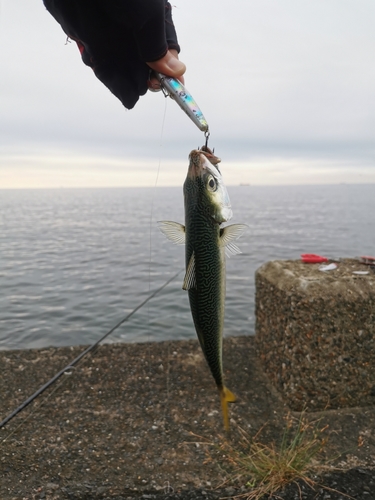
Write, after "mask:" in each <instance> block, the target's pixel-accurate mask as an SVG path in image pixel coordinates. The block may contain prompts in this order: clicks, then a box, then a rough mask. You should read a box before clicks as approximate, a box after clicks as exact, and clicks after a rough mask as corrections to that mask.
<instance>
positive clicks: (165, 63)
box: [147, 49, 186, 92]
mask: <svg viewBox="0 0 375 500" xmlns="http://www.w3.org/2000/svg"><path fill="white" fill-rule="evenodd" d="M147 64H148V66H150V68H151V69H153V70H154V71H157V72H158V73H163V75H166V76H172V77H173V78H177V80H179V81H180V82H181V83H182V84H183V83H184V81H185V80H184V77H183V74H184V73H185V71H186V66H185V64H184V63H183V62H182V61H180V60H179V59H178V52H177V50H173V49H172V50H168V52H167V53H166V54H165V56H164V57H162V58H161V59H159V60H158V61H153V62H148V63H147ZM148 87H149V90H151V91H153V92H157V91H158V90H160V83H159V81H158V79H157V78H156V77H155V76H152V73H151V76H150V79H149V81H148Z"/></svg>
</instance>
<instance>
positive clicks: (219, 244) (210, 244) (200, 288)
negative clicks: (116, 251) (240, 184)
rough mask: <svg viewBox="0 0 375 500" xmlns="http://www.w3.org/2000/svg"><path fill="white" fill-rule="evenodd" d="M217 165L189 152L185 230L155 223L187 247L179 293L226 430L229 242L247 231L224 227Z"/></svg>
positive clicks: (225, 200)
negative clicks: (187, 309) (225, 331)
mask: <svg viewBox="0 0 375 500" xmlns="http://www.w3.org/2000/svg"><path fill="white" fill-rule="evenodd" d="M220 161H221V160H220V159H219V158H218V157H216V156H215V155H214V154H213V153H212V152H211V150H210V149H209V148H208V147H203V148H202V149H195V150H193V151H191V153H190V154H189V167H188V172H187V176H186V180H185V182H184V186H183V193H184V206H185V225H182V224H179V223H178V222H172V221H159V228H160V230H161V231H162V232H163V233H164V235H165V236H166V237H167V238H168V239H169V240H171V241H172V242H173V243H175V244H177V245H182V244H185V265H186V274H185V277H184V281H183V286H182V288H183V289H184V290H187V291H188V295H189V302H190V309H191V313H192V317H193V322H194V326H195V330H196V332H197V336H198V339H199V343H200V346H201V348H202V351H203V354H204V356H205V359H206V361H207V364H208V366H209V369H210V371H211V374H212V376H213V378H214V380H215V382H216V386H217V388H218V390H219V394H220V400H221V407H222V413H223V419H224V427H225V429H226V430H227V431H228V430H229V415H228V403H231V402H234V401H235V400H236V397H235V395H234V394H233V393H232V392H231V391H230V390H229V389H228V388H227V387H226V386H225V384H224V376H223V363H222V347H223V329H224V310H225V281H226V279H225V278H226V276H225V257H226V255H227V256H230V255H235V254H238V253H241V250H240V249H239V248H238V247H237V245H236V244H235V243H233V241H234V240H236V239H237V238H239V237H240V236H241V234H242V233H243V231H244V230H245V229H246V228H247V226H246V225H245V224H232V225H229V226H226V227H222V224H223V223H224V222H227V221H228V220H230V219H231V217H232V208H231V203H230V199H229V195H228V192H227V189H226V187H225V185H224V183H223V178H222V175H221V172H220V169H219V166H218V164H219V162H220Z"/></svg>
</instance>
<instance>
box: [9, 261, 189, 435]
mask: <svg viewBox="0 0 375 500" xmlns="http://www.w3.org/2000/svg"><path fill="white" fill-rule="evenodd" d="M182 271H183V269H180V270H179V271H178V272H177V273H176V274H174V275H173V276H172V277H171V278H169V280H168V281H166V282H165V283H164V285H162V286H161V287H160V288H158V289H156V290H155V291H154V292H153V293H152V294H150V295H149V296H148V297H146V298H145V300H143V301H142V302H141V303H140V304H139V305H138V306H137V307H136V308H135V309H133V310H132V311H131V312H130V313H129V314H128V315H127V316H125V318H123V319H122V320H121V321H119V322H118V323H117V325H115V326H114V327H113V328H111V329H110V330H109V331H108V332H107V333H106V334H105V335H103V337H101V338H100V339H99V340H97V341H96V342H95V344H92V345H91V346H89V347H87V349H85V350H84V351H83V352H81V354H79V355H78V356H77V357H76V358H75V359H73V361H72V362H71V363H69V364H68V365H67V366H65V368H63V369H62V370H60V371H59V372H58V373H57V374H56V375H55V376H54V377H52V378H51V379H50V380H49V381H48V382H47V383H46V384H44V385H43V386H42V387H40V389H38V390H37V391H36V392H35V393H34V394H33V395H32V396H30V397H29V398H28V399H26V400H25V401H24V402H23V403H22V404H21V405H20V406H19V407H18V408H16V409H15V410H14V411H13V412H12V413H11V414H10V415H8V416H7V417H6V418H5V419H4V420H3V421H2V422H0V429H1V428H2V427H4V426H5V425H6V424H7V423H8V422H9V421H10V420H11V419H12V418H13V417H15V416H16V415H17V414H18V413H19V412H20V411H22V410H23V409H24V408H26V406H28V405H29V404H30V403H31V402H32V401H34V399H35V398H37V397H38V396H39V395H40V394H42V393H43V392H44V391H45V390H46V389H48V387H50V386H51V385H52V384H53V383H54V382H56V380H57V379H59V378H60V377H61V375H62V374H63V373H65V372H66V371H68V370H71V369H72V368H74V365H76V364H77V363H78V362H79V361H80V360H81V359H82V358H83V357H84V356H86V354H88V353H89V352H90V351H92V350H94V349H95V348H96V347H97V346H98V345H99V344H100V343H101V342H103V340H104V339H106V338H107V337H108V336H109V335H111V333H113V332H114V331H115V330H117V328H119V327H120V326H121V325H122V324H123V323H125V321H127V320H128V319H129V318H131V316H133V314H135V313H136V312H137V311H138V310H139V309H141V307H143V306H144V305H145V304H147V302H148V301H149V300H151V299H152V298H154V297H155V296H156V295H157V294H158V293H159V292H161V291H162V290H163V289H164V288H165V287H166V286H167V285H169V283H171V281H173V280H174V279H175V278H177V276H178V275H179V274H180V273H181V272H182Z"/></svg>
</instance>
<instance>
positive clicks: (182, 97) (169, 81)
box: [156, 73, 209, 145]
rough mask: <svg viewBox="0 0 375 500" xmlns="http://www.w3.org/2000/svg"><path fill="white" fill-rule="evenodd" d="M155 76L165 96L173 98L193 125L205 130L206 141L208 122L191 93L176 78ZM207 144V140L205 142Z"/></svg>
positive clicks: (157, 74)
mask: <svg viewBox="0 0 375 500" xmlns="http://www.w3.org/2000/svg"><path fill="white" fill-rule="evenodd" d="M156 77H157V79H158V80H159V82H160V86H161V89H162V91H163V93H164V95H165V96H169V97H171V98H172V99H174V100H175V101H176V102H177V104H178V105H179V106H180V108H181V109H182V110H183V111H185V113H186V114H187V115H188V117H189V118H190V119H191V120H192V121H193V122H194V123H195V125H196V126H197V127H198V128H199V130H201V131H202V132H205V137H206V141H207V140H208V136H209V132H208V123H207V121H206V119H205V117H204V116H203V113H202V111H201V110H200V109H199V106H198V104H197V103H196V102H195V100H194V99H193V97H192V95H191V94H190V93H189V92H188V90H187V89H186V88H185V87H184V85H182V83H181V82H180V81H178V80H177V79H176V78H171V77H170V76H166V75H163V74H162V73H156ZM206 145H207V142H206Z"/></svg>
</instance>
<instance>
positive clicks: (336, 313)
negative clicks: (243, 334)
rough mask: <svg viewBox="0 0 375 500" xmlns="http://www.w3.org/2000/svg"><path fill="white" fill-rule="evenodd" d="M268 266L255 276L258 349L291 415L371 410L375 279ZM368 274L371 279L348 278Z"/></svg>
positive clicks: (344, 269)
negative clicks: (338, 410)
mask: <svg viewBox="0 0 375 500" xmlns="http://www.w3.org/2000/svg"><path fill="white" fill-rule="evenodd" d="M320 266H321V264H305V263H302V262H301V261H273V262H267V263H266V264H264V265H263V266H261V267H260V268H259V269H258V270H257V272H256V306H255V307H256V337H255V338H256V348H257V353H258V356H259V357H260V359H261V361H262V363H263V366H264V369H265V371H266V373H267V374H268V376H269V378H270V379H271V381H272V383H273V384H274V386H275V387H276V388H277V389H278V390H279V392H280V393H281V394H282V396H283V398H284V400H285V401H286V402H287V403H288V405H289V407H290V408H291V409H292V410H295V411H301V410H303V409H306V410H308V411H309V410H310V411H317V410H323V409H328V408H336V409H337V408H345V407H355V406H369V405H374V404H375V272H374V270H372V269H371V268H369V267H368V266H365V265H364V264H360V263H359V262H358V261H357V260H355V259H342V260H341V261H340V262H339V263H338V264H337V269H335V270H333V271H327V272H322V271H320V270H319V267H320ZM358 271H361V272H363V271H368V274H353V272H358Z"/></svg>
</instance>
